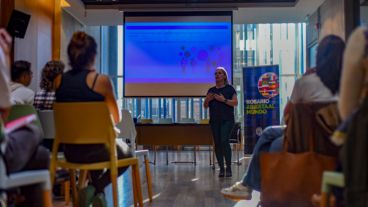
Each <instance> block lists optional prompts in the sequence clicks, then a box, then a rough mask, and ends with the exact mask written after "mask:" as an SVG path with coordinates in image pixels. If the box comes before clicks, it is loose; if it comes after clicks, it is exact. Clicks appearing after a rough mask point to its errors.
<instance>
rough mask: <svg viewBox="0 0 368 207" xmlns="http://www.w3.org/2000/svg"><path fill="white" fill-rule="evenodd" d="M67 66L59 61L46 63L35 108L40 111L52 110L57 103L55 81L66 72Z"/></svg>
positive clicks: (35, 98)
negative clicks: (55, 102)
mask: <svg viewBox="0 0 368 207" xmlns="http://www.w3.org/2000/svg"><path fill="white" fill-rule="evenodd" d="M64 68H65V65H64V63H63V62H61V61H58V60H52V61H49V62H47V63H46V65H45V67H44V68H43V70H42V74H41V82H40V88H41V90H39V91H37V93H36V95H35V97H34V103H33V106H34V107H35V108H36V109H38V110H52V107H53V104H54V101H55V90H54V80H55V78H56V77H57V76H58V75H59V74H62V73H63V72H64Z"/></svg>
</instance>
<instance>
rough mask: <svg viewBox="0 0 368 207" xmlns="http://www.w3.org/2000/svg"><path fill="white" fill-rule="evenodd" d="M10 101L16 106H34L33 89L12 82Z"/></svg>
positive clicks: (10, 85)
mask: <svg viewBox="0 0 368 207" xmlns="http://www.w3.org/2000/svg"><path fill="white" fill-rule="evenodd" d="M9 87H10V91H11V94H10V96H11V97H10V101H11V103H12V104H13V105H15V104H31V105H33V100H34V96H35V93H34V91H32V90H31V89H29V88H27V87H25V86H24V85H23V84H20V83H14V82H10V84H9Z"/></svg>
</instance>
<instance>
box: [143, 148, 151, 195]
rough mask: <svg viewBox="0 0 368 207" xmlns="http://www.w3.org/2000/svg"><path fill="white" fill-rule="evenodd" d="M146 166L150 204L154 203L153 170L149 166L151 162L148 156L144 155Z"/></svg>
mask: <svg viewBox="0 0 368 207" xmlns="http://www.w3.org/2000/svg"><path fill="white" fill-rule="evenodd" d="M144 165H145V167H146V179H147V187H148V198H149V202H152V178H151V170H150V166H149V161H148V158H147V155H144Z"/></svg>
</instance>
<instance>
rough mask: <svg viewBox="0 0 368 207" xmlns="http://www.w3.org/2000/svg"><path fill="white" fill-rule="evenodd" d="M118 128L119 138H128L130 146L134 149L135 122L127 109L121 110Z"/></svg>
mask: <svg viewBox="0 0 368 207" xmlns="http://www.w3.org/2000/svg"><path fill="white" fill-rule="evenodd" d="M117 126H118V128H119V129H120V134H119V135H118V137H119V138H124V139H129V140H130V144H131V148H132V149H135V138H136V136H137V131H136V129H135V124H134V120H133V117H132V115H131V114H130V112H129V110H127V109H122V110H121V122H120V123H119V124H118V125H117Z"/></svg>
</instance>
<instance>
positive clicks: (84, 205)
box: [78, 185, 96, 207]
mask: <svg viewBox="0 0 368 207" xmlns="http://www.w3.org/2000/svg"><path fill="white" fill-rule="evenodd" d="M95 191H96V190H95V188H94V187H93V186H91V185H89V186H87V187H85V188H83V189H81V190H79V192H78V207H89V206H90V204H91V203H92V199H93V197H94V195H95Z"/></svg>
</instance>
